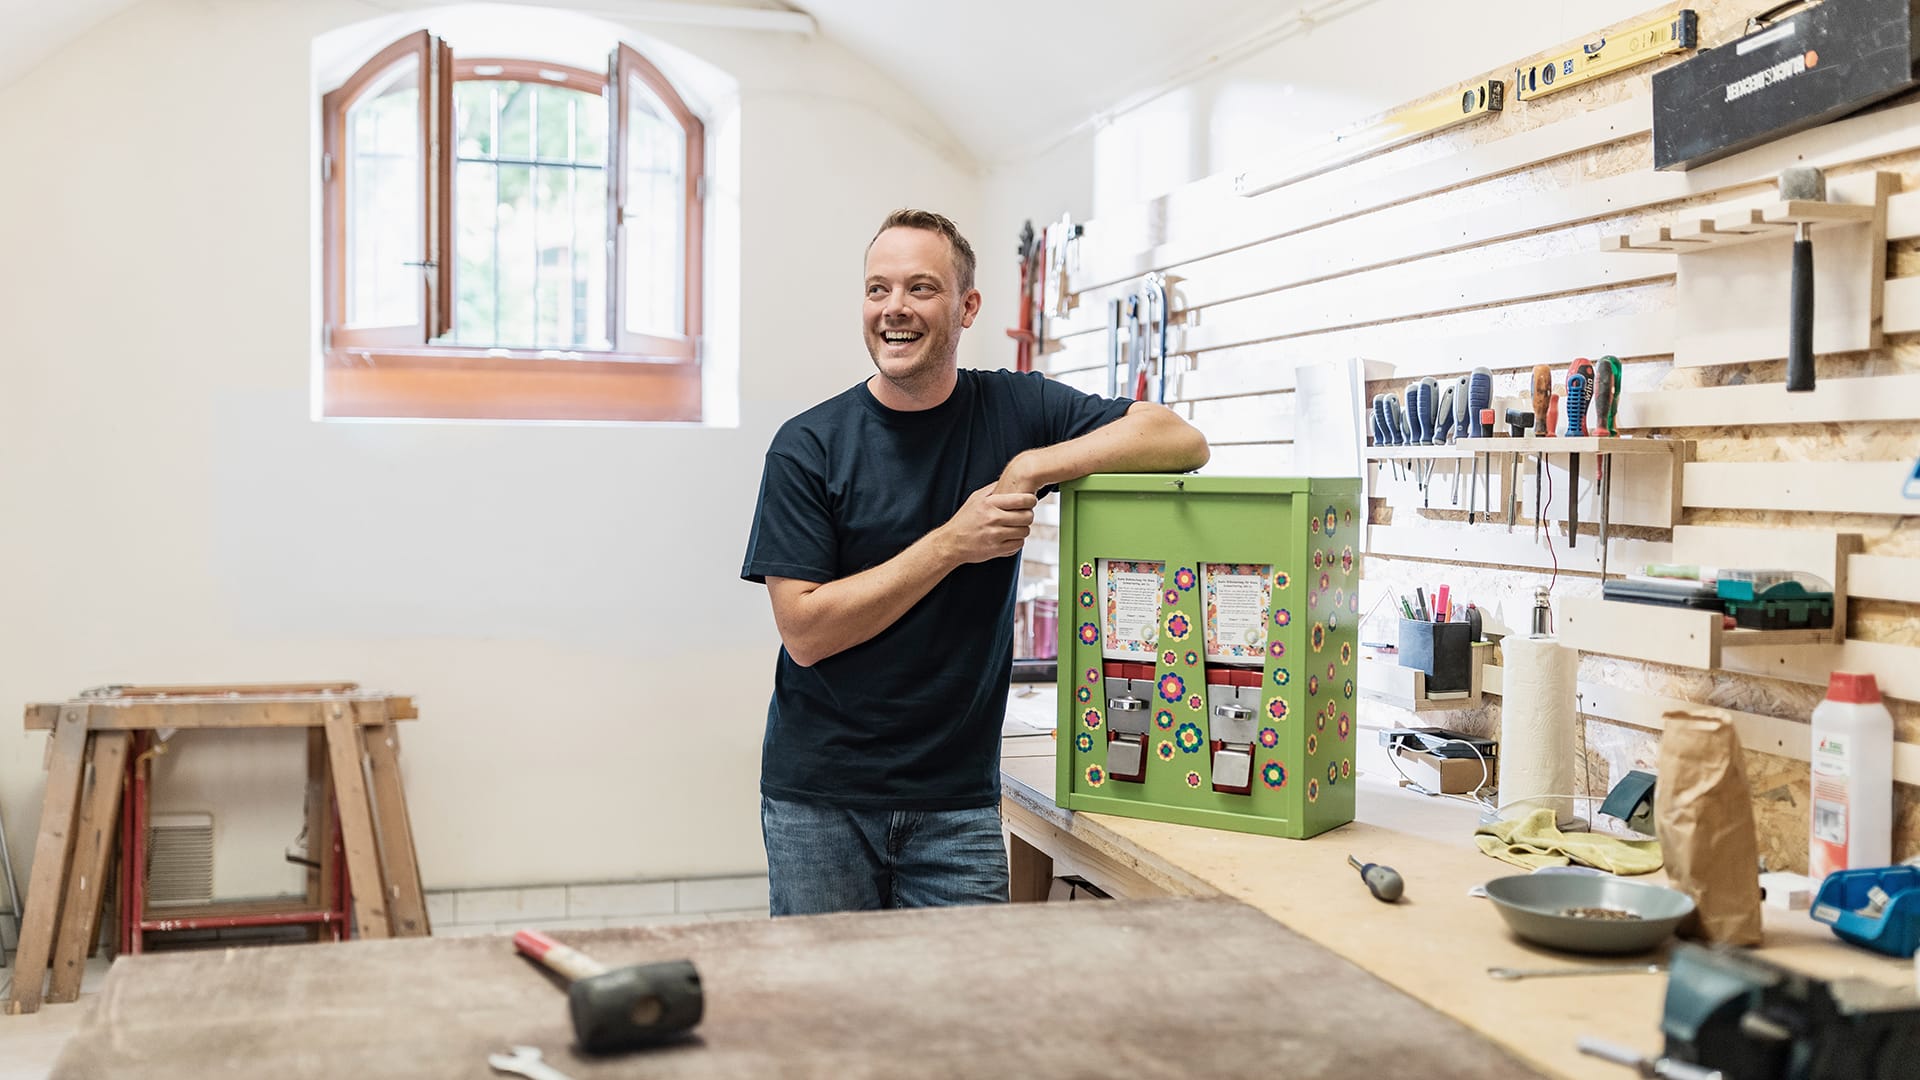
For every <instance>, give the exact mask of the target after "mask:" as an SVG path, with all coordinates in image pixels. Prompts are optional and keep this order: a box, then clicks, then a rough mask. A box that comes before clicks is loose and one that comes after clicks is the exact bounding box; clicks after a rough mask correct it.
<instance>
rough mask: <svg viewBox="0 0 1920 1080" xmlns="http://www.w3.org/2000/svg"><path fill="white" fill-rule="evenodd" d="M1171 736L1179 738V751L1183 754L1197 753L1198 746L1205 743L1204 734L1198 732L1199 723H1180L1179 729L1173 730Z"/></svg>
mask: <svg viewBox="0 0 1920 1080" xmlns="http://www.w3.org/2000/svg"><path fill="white" fill-rule="evenodd" d="M1173 737H1174V738H1175V739H1177V740H1179V743H1180V752H1181V753H1183V754H1197V753H1199V752H1200V748H1201V747H1202V746H1205V745H1206V744H1207V739H1206V736H1204V735H1202V734H1201V733H1200V725H1199V724H1181V725H1180V730H1179V731H1177V732H1174V736H1173Z"/></svg>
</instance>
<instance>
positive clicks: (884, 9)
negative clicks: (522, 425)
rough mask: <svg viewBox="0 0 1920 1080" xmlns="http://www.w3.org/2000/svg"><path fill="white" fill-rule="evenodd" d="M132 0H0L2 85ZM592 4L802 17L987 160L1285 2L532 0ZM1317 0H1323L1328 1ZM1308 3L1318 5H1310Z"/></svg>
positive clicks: (1058, 130)
mask: <svg viewBox="0 0 1920 1080" xmlns="http://www.w3.org/2000/svg"><path fill="white" fill-rule="evenodd" d="M137 2H138V0H57V2H54V0H0V28H4V29H3V30H0V86H5V85H6V84H8V83H10V82H12V81H14V80H15V79H17V78H18V77H20V76H21V75H23V74H25V73H26V72H27V71H30V70H32V69H33V67H34V66H36V65H37V64H39V63H40V62H41V61H43V60H45V59H46V58H47V57H48V56H50V55H51V54H52V53H54V52H55V51H57V50H59V49H60V48H62V47H63V46H65V45H66V44H67V43H69V42H71V41H72V40H74V39H75V38H77V37H79V36H80V35H81V34H84V33H85V32H86V31H87V30H88V29H90V28H92V27H93V26H95V25H97V24H99V23H100V22H102V21H104V20H105V19H107V18H109V17H110V16H112V15H113V14H114V13H116V12H118V11H119V10H121V9H123V8H126V7H129V6H131V5H132V4H134V3H137ZM534 2H536V3H539V4H541V6H555V7H560V6H573V7H576V8H578V9H581V10H586V11H588V12H589V13H594V14H621V13H625V14H631V15H635V16H643V17H661V18H668V19H673V18H674V17H676V16H679V17H681V18H682V19H686V18H696V19H697V18H698V16H699V10H698V9H700V8H706V9H709V10H711V11H712V12H713V14H714V15H716V16H719V17H720V18H721V19H722V20H723V21H730V22H734V23H735V24H738V25H743V26H748V27H751V26H755V25H759V26H762V27H765V28H766V29H764V30H762V31H761V32H768V33H781V32H787V31H788V29H790V28H792V27H794V26H799V27H802V28H804V27H805V25H806V21H805V20H804V19H796V18H794V17H793V13H794V12H804V13H805V14H806V15H809V16H811V17H812V20H813V23H814V25H815V26H816V27H817V32H818V33H820V34H823V35H825V36H827V37H829V38H832V39H834V40H837V41H839V42H841V43H842V44H843V45H845V46H846V47H847V48H849V49H850V50H852V51H853V52H854V53H856V54H857V55H860V56H861V57H863V58H864V59H866V60H867V61H868V62H870V63H871V64H873V66H874V67H875V68H877V69H879V70H880V71H882V72H883V73H885V74H887V75H889V76H891V77H892V78H893V79H894V80H895V81H896V82H898V83H899V84H900V85H901V86H903V87H904V88H906V90H907V91H908V92H909V93H911V94H913V95H914V96H915V97H917V98H918V99H919V100H920V101H921V102H922V103H923V104H925V105H926V106H927V107H928V108H929V109H931V110H932V111H933V112H934V114H935V115H937V116H938V117H939V118H940V119H941V120H942V121H944V122H945V123H946V124H947V126H948V128H949V129H950V130H951V131H952V132H953V133H954V134H955V136H957V137H958V138H959V139H960V140H961V142H962V143H964V144H965V146H966V147H967V149H968V150H969V151H970V152H971V153H972V154H973V156H974V157H975V158H976V159H978V160H979V161H981V162H982V163H985V164H992V163H995V162H999V161H1005V160H1009V159H1011V158H1014V157H1018V156H1021V155H1025V154H1030V153H1033V152H1035V151H1037V150H1041V149H1044V148H1045V147H1046V146H1047V145H1049V144H1050V143H1051V142H1053V141H1055V140H1058V139H1059V138H1061V137H1064V136H1065V135H1067V134H1069V133H1070V132H1072V131H1074V130H1076V129H1078V128H1080V127H1083V126H1085V125H1087V124H1090V123H1095V122H1097V121H1098V119H1099V118H1100V117H1101V116H1102V115H1103V113H1107V112H1111V111H1113V110H1114V109H1115V108H1116V106H1119V105H1123V104H1126V103H1128V102H1129V101H1131V100H1134V99H1136V98H1138V97H1139V96H1140V95H1141V94H1143V93H1145V92H1148V91H1150V90H1152V89H1153V88H1156V87H1162V86H1165V85H1167V84H1168V83H1169V82H1170V81H1173V80H1175V79H1177V78H1179V77H1182V76H1184V75H1186V74H1189V73H1192V72H1194V71H1196V70H1197V69H1199V68H1200V67H1202V66H1205V65H1206V64H1208V63H1209V62H1210V61H1212V60H1214V59H1217V58H1219V57H1220V56H1221V55H1222V54H1223V52H1231V51H1235V50H1240V49H1245V48H1247V47H1249V46H1250V45H1252V44H1254V43H1257V41H1258V40H1259V39H1260V38H1262V37H1263V36H1265V35H1268V34H1271V33H1272V32H1273V31H1274V29H1275V27H1276V26H1279V25H1280V23H1281V21H1284V20H1280V21H1277V20H1276V15H1277V14H1278V13H1280V12H1282V11H1293V10H1297V9H1294V8H1293V7H1292V6H1291V5H1289V6H1287V7H1286V8H1279V7H1276V6H1273V5H1269V4H1265V3H1261V2H1260V0H1181V2H1180V3H1167V2H1166V0H966V2H965V3H937V4H927V3H917V4H903V3H898V2H897V0H793V2H790V3H784V2H782V0H743V2H739V3H728V2H726V0H581V2H579V3H577V4H568V3H566V2H565V0H534ZM1325 2H1326V0H1322V4H1323V5H1324V4H1325ZM1309 6H1315V5H1309Z"/></svg>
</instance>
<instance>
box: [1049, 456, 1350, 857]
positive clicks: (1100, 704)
mask: <svg viewBox="0 0 1920 1080" xmlns="http://www.w3.org/2000/svg"><path fill="white" fill-rule="evenodd" d="M1060 490H1061V506H1060V653H1059V655H1060V664H1059V670H1060V722H1059V728H1058V731H1059V746H1058V749H1057V761H1058V769H1059V776H1058V781H1057V783H1056V785H1055V788H1054V791H1055V801H1056V802H1057V803H1058V804H1059V805H1061V806H1064V807H1066V808H1067V809H1069V810H1091V811H1095V812H1097V813H1103V814H1125V815H1127V816H1129V817H1140V818H1152V819H1155V820H1158V821H1172V822H1178V823H1181V824H1185V825H1204V826H1209V827H1213V828H1220V829H1237V830H1239V831H1241V832H1252V833H1265V834H1267V835H1270V836H1288V837H1295V838H1300V837H1308V836H1315V835H1317V834H1319V833H1323V832H1326V831H1327V830H1328V829H1332V828H1336V827H1338V826H1340V825H1344V824H1346V823H1347V822H1349V821H1352V820H1353V791H1354V787H1353V780H1354V776H1353V761H1354V740H1355V737H1356V736H1355V732H1354V711H1355V686H1354V679H1355V678H1356V671H1357V669H1356V667H1355V664H1354V649H1355V644H1356V640H1357V639H1356V630H1357V628H1358V624H1359V621H1360V594H1359V584H1360V554H1359V544H1360V530H1361V528H1362V527H1363V526H1364V519H1363V516H1362V514H1361V510H1360V481H1359V480H1358V479H1295V478H1279V477H1212V476H1187V475H1180V476H1175V475H1165V474H1135V475H1121V474H1101V475H1096V476H1089V477H1086V478H1084V479H1081V480H1076V481H1073V482H1071V483H1068V484H1065V485H1063V486H1062V487H1061V489H1060Z"/></svg>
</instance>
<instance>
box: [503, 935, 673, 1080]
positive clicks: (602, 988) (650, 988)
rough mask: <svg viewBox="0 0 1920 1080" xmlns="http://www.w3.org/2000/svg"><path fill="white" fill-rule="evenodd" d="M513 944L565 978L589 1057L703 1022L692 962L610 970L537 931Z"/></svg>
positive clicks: (656, 1039) (652, 1041)
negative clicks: (591, 1054) (590, 1054)
mask: <svg viewBox="0 0 1920 1080" xmlns="http://www.w3.org/2000/svg"><path fill="white" fill-rule="evenodd" d="M513 946H514V948H516V949H518V950H520V952H521V953H522V954H524V955H526V956H529V957H532V958H533V959H535V960H538V961H540V962H541V963H542V964H545V965H546V966H547V967H549V968H551V969H552V970H554V971H556V972H558V973H559V974H561V975H563V976H565V977H566V979H567V1010H568V1012H569V1013H570V1014H571V1015H572V1017H573V1036H574V1038H575V1039H577V1040H579V1042H580V1048H581V1049H582V1050H586V1051H588V1052H590V1053H596V1054H597V1053H605V1052H607V1051H613V1050H631V1049H634V1048H636V1047H641V1046H652V1045H654V1044H656V1043H662V1042H666V1041H669V1040H671V1039H675V1038H678V1037H679V1036H681V1035H683V1034H685V1033H686V1032H687V1031H689V1030H691V1029H692V1028H693V1026H694V1025H695V1024H698V1023H699V1022H700V1016H701V1013H702V1012H704V1011H705V1008H706V998H705V996H704V995H703V993H702V992H701V989H700V973H699V972H698V971H696V970H694V967H693V963H692V961H689V960H670V961H667V962H665V963H657V964H635V965H633V966H632V967H624V968H613V969H608V968H607V967H606V966H605V965H604V964H601V963H600V962H599V961H597V960H595V959H593V958H592V957H590V956H588V955H587V954H585V953H583V952H581V951H580V950H578V949H575V948H572V947H571V946H567V945H562V944H560V943H559V942H557V941H555V940H553V939H552V938H550V937H548V936H547V935H545V934H543V933H541V932H539V931H538V930H522V931H520V932H519V933H516V934H514V935H513Z"/></svg>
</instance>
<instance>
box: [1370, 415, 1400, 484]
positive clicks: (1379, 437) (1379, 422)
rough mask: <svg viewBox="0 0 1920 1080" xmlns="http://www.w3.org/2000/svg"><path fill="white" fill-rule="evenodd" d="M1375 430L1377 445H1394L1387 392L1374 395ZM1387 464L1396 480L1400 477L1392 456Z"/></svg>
mask: <svg viewBox="0 0 1920 1080" xmlns="http://www.w3.org/2000/svg"><path fill="white" fill-rule="evenodd" d="M1373 430H1374V436H1373V444H1374V445H1375V446H1380V447H1387V448H1391V447H1392V446H1393V432H1392V431H1391V430H1389V429H1388V428H1387V395H1385V394H1375V395H1373ZM1386 465H1387V472H1388V474H1389V475H1391V476H1392V477H1393V478H1394V479H1396V480H1397V479H1399V478H1400V473H1399V472H1398V471H1397V470H1396V469H1395V468H1394V467H1393V459H1392V458H1387V459H1386Z"/></svg>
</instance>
